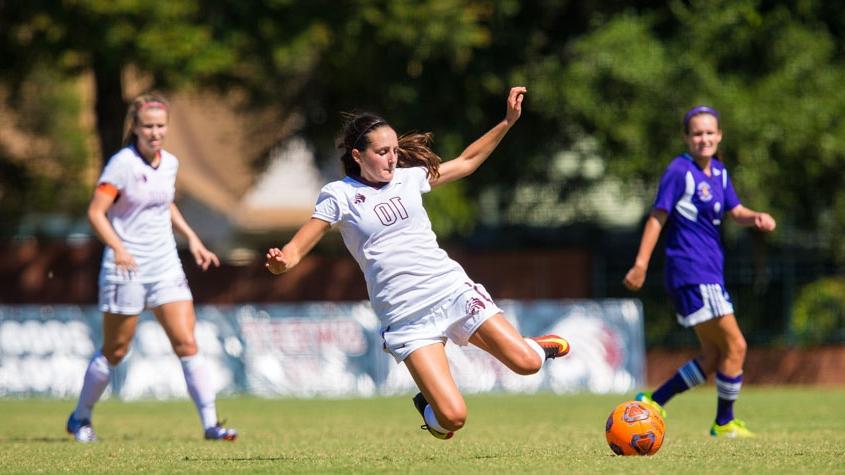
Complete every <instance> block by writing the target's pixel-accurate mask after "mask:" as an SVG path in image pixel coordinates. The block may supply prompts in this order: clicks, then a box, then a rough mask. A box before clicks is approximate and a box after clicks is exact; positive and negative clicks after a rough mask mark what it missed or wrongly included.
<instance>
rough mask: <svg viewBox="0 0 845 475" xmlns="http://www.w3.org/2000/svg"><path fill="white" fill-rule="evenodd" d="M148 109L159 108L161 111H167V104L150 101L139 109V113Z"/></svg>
mask: <svg viewBox="0 0 845 475" xmlns="http://www.w3.org/2000/svg"><path fill="white" fill-rule="evenodd" d="M148 107H158V108H159V109H164V110H167V104H165V103H164V102H161V101H150V102H145V103H143V104H141V107H139V108H138V112H141V111H142V110H144V109H146V108H148Z"/></svg>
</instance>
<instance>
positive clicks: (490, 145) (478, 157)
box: [429, 86, 528, 187]
mask: <svg viewBox="0 0 845 475" xmlns="http://www.w3.org/2000/svg"><path fill="white" fill-rule="evenodd" d="M527 92H528V89H527V88H525V87H522V86H517V87H512V88H511V90H510V92H509V93H508V108H507V112H506V113H505V118H504V119H503V120H502V121H501V122H499V123H498V124H496V126H495V127H493V128H492V129H490V130H488V131H487V133H486V134H484V135H482V136H481V137H480V138H479V139H477V140H476V141H475V142H473V143H471V144H470V145H469V147H467V148H466V149H465V150H464V151H463V152H461V154H460V155H459V156H458V157H457V158H454V159H452V160H449V161H448V162H445V163H443V164H442V165H440V169H439V171H440V176H438V177H437V178H433V179H432V180H430V181H429V183H431V186H432V187H435V186H439V185H442V184H444V183H449V182H452V181H455V180H459V179H461V178H463V177H465V176H468V175H470V174H471V173H472V172H474V171H475V170H477V169H478V167H480V166H481V164H482V163H484V161H485V160H487V157H489V156H490V154H491V153H493V150H495V149H496V146H497V145H499V142H501V141H502V138H503V137H504V136H505V134H506V133H508V130H510V128H511V127H513V124H515V123H516V121H517V120H519V117H520V116H521V115H522V100H523V98H524V97H525V94H526V93H527Z"/></svg>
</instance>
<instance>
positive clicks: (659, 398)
mask: <svg viewBox="0 0 845 475" xmlns="http://www.w3.org/2000/svg"><path fill="white" fill-rule="evenodd" d="M705 381H707V376H705V375H704V371H702V370H701V366H699V364H698V361H695V360H694V359H693V360H689V361H687V362H686V364H684V365H683V366H681V367H680V368H679V369H678V371H677V372H676V373H675V375H674V376H672V377H671V378H669V380H668V381H666V382H665V383H663V386H660V387H659V388H657V391H654V394H652V395H651V398H652V399H653V400H654V402H656V403H657V404H660V405H661V406H662V405H664V404H666V403H667V402H669V400H670V399H672V398H673V397H674V396H675V395H676V394H680V393H682V392H684V391H686V390H687V389H689V388H693V387H695V386H698V385H699V384H702V383H704V382H705Z"/></svg>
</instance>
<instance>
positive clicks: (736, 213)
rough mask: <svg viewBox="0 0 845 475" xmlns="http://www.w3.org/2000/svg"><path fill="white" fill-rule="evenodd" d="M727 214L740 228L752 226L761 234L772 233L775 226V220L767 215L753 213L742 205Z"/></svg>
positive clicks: (757, 212)
mask: <svg viewBox="0 0 845 475" xmlns="http://www.w3.org/2000/svg"><path fill="white" fill-rule="evenodd" d="M728 214H730V215H731V218H733V219H734V221H736V222H737V224H739V225H740V226H748V227H750V226H753V227H755V228H756V229H757V230H759V231H763V232H770V231H774V230H775V227H776V226H777V223H776V222H775V218H773V217H772V216H771V215H770V214H769V213H761V212H759V211H754V210H751V209H748V208H746V207H745V206H742V205H738V206H736V207H734V208H733V209H731V210H730V211H728Z"/></svg>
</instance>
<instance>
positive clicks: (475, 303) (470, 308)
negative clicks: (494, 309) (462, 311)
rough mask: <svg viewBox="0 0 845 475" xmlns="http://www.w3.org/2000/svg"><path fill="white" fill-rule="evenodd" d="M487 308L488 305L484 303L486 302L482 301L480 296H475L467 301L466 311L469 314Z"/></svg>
mask: <svg viewBox="0 0 845 475" xmlns="http://www.w3.org/2000/svg"><path fill="white" fill-rule="evenodd" d="M485 308H487V306H486V305H484V302H482V301H481V299H479V298H475V297H473V298H471V299H469V300H467V303H466V313H467V315H475V314H477V313H478V312H480V311H481V310H484V309H485Z"/></svg>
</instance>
